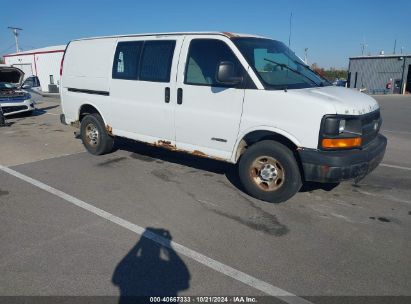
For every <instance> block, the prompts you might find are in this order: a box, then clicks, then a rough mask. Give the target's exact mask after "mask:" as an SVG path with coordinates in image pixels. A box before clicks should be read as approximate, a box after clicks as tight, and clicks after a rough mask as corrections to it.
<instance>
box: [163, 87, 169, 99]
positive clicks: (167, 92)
mask: <svg viewBox="0 0 411 304" xmlns="http://www.w3.org/2000/svg"><path fill="white" fill-rule="evenodd" d="M164 101H165V102H166V103H169V102H170V88H169V87H167V88H166V89H165V91H164Z"/></svg>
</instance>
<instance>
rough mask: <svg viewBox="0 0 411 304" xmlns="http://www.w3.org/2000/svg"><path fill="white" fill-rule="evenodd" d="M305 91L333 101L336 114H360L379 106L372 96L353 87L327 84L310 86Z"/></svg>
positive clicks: (313, 95)
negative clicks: (325, 85) (324, 85)
mask: <svg viewBox="0 0 411 304" xmlns="http://www.w3.org/2000/svg"><path fill="white" fill-rule="evenodd" d="M306 93H308V94H309V95H311V96H312V97H317V98H320V99H323V100H325V101H329V102H331V103H333V105H334V107H335V111H336V114H348V115H361V114H366V113H369V112H372V111H375V110H377V109H378V108H379V105H378V102H377V101H376V100H375V99H374V98H372V97H370V96H368V95H366V94H364V93H361V92H358V91H357V90H354V89H347V88H342V87H334V86H328V87H318V88H310V89H307V91H306Z"/></svg>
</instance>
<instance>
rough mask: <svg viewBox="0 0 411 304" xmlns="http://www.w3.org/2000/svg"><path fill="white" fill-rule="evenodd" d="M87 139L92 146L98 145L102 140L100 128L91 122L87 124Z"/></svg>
mask: <svg viewBox="0 0 411 304" xmlns="http://www.w3.org/2000/svg"><path fill="white" fill-rule="evenodd" d="M86 140H87V143H88V144H89V145H90V146H92V147H96V146H97V145H98V143H99V141H100V137H99V132H98V129H97V127H96V126H95V125H94V124H92V123H89V124H88V125H87V126H86Z"/></svg>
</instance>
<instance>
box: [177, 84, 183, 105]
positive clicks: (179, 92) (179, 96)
mask: <svg viewBox="0 0 411 304" xmlns="http://www.w3.org/2000/svg"><path fill="white" fill-rule="evenodd" d="M182 103H183V89H182V88H179V89H177V104H179V105H181V104H182Z"/></svg>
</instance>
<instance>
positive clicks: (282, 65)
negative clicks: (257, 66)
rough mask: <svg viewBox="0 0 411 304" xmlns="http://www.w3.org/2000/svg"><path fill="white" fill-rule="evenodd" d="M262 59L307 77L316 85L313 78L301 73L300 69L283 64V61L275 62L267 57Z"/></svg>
mask: <svg viewBox="0 0 411 304" xmlns="http://www.w3.org/2000/svg"><path fill="white" fill-rule="evenodd" d="M264 60H265V61H268V62H271V63H274V64H276V65H278V66H280V67H283V68H286V69H288V70H290V71H291V72H294V73H296V74H298V75H301V76H303V77H305V78H307V79H308V80H309V81H311V82H312V83H313V84H314V85H315V86H318V83H316V82H315V81H314V80H312V79H311V78H310V77H308V76H307V75H304V74H303V73H301V72H300V71H297V70H294V69H293V68H291V67H289V66H288V65H286V64H284V63H279V62H275V61H274V60H270V59H267V58H264Z"/></svg>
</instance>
